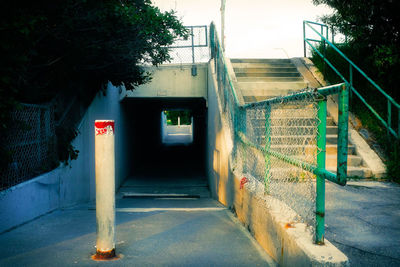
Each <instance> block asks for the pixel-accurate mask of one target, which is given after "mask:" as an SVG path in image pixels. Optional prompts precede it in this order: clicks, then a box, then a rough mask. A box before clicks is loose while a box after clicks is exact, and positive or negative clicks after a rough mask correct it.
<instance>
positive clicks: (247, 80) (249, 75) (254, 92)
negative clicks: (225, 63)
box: [231, 59, 307, 103]
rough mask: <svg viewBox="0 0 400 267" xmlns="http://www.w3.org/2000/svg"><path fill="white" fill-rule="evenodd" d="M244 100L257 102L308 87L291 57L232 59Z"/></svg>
mask: <svg viewBox="0 0 400 267" xmlns="http://www.w3.org/2000/svg"><path fill="white" fill-rule="evenodd" d="M231 63H232V67H233V70H234V72H235V75H236V80H237V87H238V88H239V89H240V90H241V94H242V96H243V99H244V102H246V103H249V102H256V101H261V100H264V99H268V98H271V97H275V96H281V95H287V94H288V93H290V92H295V91H298V90H301V89H304V88H307V83H306V82H305V81H304V79H303V77H302V76H301V74H300V73H299V72H298V71H297V68H296V66H295V65H293V63H292V62H291V61H290V59H231Z"/></svg>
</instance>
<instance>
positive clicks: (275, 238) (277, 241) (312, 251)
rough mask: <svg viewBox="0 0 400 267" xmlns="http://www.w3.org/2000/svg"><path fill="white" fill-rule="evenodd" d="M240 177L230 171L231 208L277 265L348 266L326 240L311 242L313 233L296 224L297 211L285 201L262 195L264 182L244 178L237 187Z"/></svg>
mask: <svg viewBox="0 0 400 267" xmlns="http://www.w3.org/2000/svg"><path fill="white" fill-rule="evenodd" d="M241 178H242V177H241V176H240V175H238V174H234V173H232V179H233V183H234V192H235V193H234V196H235V197H234V203H233V209H234V211H235V213H236V215H237V216H238V219H239V220H240V221H241V222H242V223H243V224H244V225H245V226H246V227H247V228H248V229H249V231H250V232H251V233H252V235H253V236H254V237H255V239H256V240H257V241H258V242H259V244H260V245H261V246H262V247H263V248H264V249H265V251H267V253H268V254H269V255H270V256H271V257H272V258H273V259H274V260H276V261H277V262H278V264H279V265H280V266H349V262H348V259H347V257H346V255H344V254H343V253H342V252H341V251H339V250H338V249H337V248H336V247H335V246H333V245H332V244H331V243H330V242H329V241H328V240H325V245H323V246H319V245H315V244H313V242H312V240H313V235H312V233H311V231H310V229H309V228H308V227H307V226H306V225H305V224H304V223H295V217H296V213H295V212H294V211H293V210H292V209H291V208H289V207H288V206H287V205H286V204H285V203H283V202H281V201H279V200H277V199H275V198H273V197H271V196H268V195H264V193H263V190H264V185H263V184H262V183H260V182H258V181H257V180H256V179H254V178H251V177H247V178H248V180H249V182H248V183H246V184H245V186H244V187H243V188H242V189H240V180H241Z"/></svg>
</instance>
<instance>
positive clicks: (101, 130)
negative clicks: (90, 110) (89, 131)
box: [94, 121, 114, 135]
mask: <svg viewBox="0 0 400 267" xmlns="http://www.w3.org/2000/svg"><path fill="white" fill-rule="evenodd" d="M94 130H95V134H96V135H104V134H114V121H95V122H94Z"/></svg>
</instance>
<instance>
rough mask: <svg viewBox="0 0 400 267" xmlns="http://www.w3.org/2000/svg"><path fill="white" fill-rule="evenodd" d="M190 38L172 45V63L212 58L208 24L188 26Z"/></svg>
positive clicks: (194, 61)
mask: <svg viewBox="0 0 400 267" xmlns="http://www.w3.org/2000/svg"><path fill="white" fill-rule="evenodd" d="M186 28H187V29H188V30H189V38H188V39H187V40H183V39H179V40H177V41H175V43H174V44H173V45H172V46H170V47H169V48H170V55H171V58H172V60H171V62H170V63H171V64H183V63H193V64H194V63H201V62H208V61H209V60H210V52H209V48H208V30H207V29H208V28H207V26H187V27H186Z"/></svg>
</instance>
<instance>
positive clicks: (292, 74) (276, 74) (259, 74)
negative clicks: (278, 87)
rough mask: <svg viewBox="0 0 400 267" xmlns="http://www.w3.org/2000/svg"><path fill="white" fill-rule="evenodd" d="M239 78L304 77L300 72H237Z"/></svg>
mask: <svg viewBox="0 0 400 267" xmlns="http://www.w3.org/2000/svg"><path fill="white" fill-rule="evenodd" d="M235 75H236V77H237V78H241V77H302V76H301V75H300V73H298V72H236V73H235Z"/></svg>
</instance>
